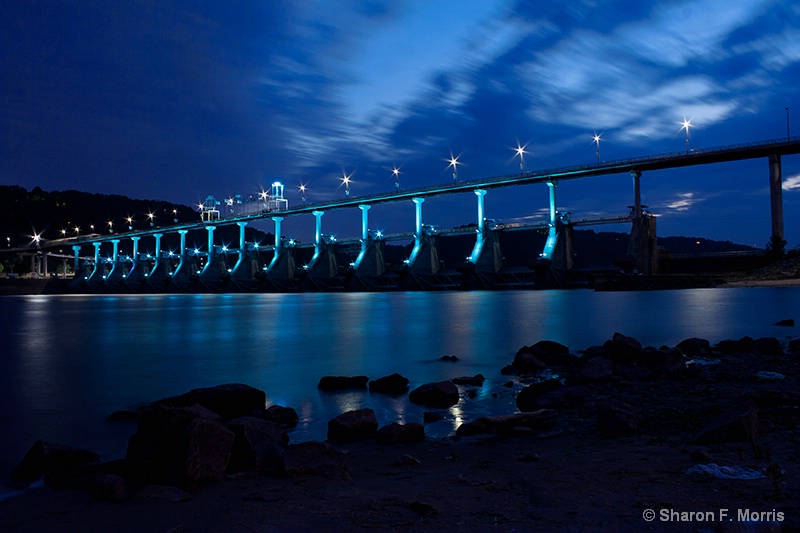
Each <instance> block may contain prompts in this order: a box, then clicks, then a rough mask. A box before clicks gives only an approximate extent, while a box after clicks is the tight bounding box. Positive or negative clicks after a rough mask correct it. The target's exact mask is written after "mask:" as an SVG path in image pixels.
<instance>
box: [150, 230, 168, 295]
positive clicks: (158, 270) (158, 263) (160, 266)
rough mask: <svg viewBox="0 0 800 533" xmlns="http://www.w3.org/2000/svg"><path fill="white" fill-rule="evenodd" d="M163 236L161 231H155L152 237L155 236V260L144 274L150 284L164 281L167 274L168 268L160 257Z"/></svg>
mask: <svg viewBox="0 0 800 533" xmlns="http://www.w3.org/2000/svg"><path fill="white" fill-rule="evenodd" d="M163 236H164V234H163V233H156V234H154V235H153V237H155V238H156V252H155V262H154V263H153V268H152V269H151V270H150V272H149V273H147V274H145V276H147V282H148V283H149V284H151V285H154V284H161V283H164V281H165V280H167V276H168V275H169V274H168V272H169V268H168V266H167V264H166V263H165V262H164V261H163V258H162V257H161V237H163Z"/></svg>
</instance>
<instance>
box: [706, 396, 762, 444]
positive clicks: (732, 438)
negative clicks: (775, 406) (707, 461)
mask: <svg viewBox="0 0 800 533" xmlns="http://www.w3.org/2000/svg"><path fill="white" fill-rule="evenodd" d="M757 436H758V409H757V408H756V407H755V405H752V404H748V405H746V406H742V407H738V408H735V409H731V410H730V411H728V412H725V413H723V414H721V415H720V416H718V417H716V418H715V419H714V420H712V421H711V422H709V423H708V424H706V426H705V427H703V429H701V430H700V432H699V433H698V434H697V436H695V438H694V442H696V443H698V444H717V443H720V442H743V441H752V440H753V439H755V438H756V437H757Z"/></svg>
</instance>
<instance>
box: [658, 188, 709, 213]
mask: <svg viewBox="0 0 800 533" xmlns="http://www.w3.org/2000/svg"><path fill="white" fill-rule="evenodd" d="M701 201H702V199H701V198H696V197H695V193H693V192H684V193H678V195H677V196H676V197H675V198H673V199H672V200H668V201H667V203H666V204H665V206H664V207H666V208H667V209H669V210H671V211H689V209H690V208H691V207H692V206H694V205H695V204H696V203H698V202H701Z"/></svg>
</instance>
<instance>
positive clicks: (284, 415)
mask: <svg viewBox="0 0 800 533" xmlns="http://www.w3.org/2000/svg"><path fill="white" fill-rule="evenodd" d="M264 419H265V420H269V421H270V422H274V423H276V424H278V425H280V426H283V427H285V428H293V427H295V426H297V422H298V421H299V420H300V417H298V416H297V411H295V410H294V408H292V407H283V406H281V405H270V406H269V407H267V410H266V411H265V412H264Z"/></svg>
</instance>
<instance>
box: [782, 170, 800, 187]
mask: <svg viewBox="0 0 800 533" xmlns="http://www.w3.org/2000/svg"><path fill="white" fill-rule="evenodd" d="M783 190H784V191H796V190H800V174H796V175H794V176H790V177H788V178H786V179H784V180H783Z"/></svg>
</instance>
